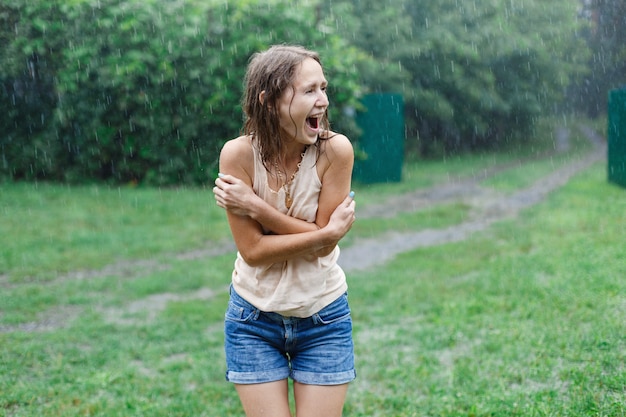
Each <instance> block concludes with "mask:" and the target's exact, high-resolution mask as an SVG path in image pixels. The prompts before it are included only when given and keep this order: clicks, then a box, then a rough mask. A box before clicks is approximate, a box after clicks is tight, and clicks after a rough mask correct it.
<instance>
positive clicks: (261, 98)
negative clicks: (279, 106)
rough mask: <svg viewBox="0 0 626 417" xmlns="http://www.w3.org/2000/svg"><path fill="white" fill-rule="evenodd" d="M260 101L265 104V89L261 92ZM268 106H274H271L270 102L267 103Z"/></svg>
mask: <svg viewBox="0 0 626 417" xmlns="http://www.w3.org/2000/svg"><path fill="white" fill-rule="evenodd" d="M259 102H260V103H261V105H264V104H265V90H263V91H261V93H260V94H259ZM267 107H268V108H270V109H271V108H272V106H270V105H269V104H268V105H267Z"/></svg>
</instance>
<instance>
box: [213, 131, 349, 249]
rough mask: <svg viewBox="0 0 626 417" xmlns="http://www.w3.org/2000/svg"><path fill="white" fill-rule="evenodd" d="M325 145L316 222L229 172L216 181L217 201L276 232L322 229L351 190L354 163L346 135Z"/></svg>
mask: <svg viewBox="0 0 626 417" xmlns="http://www.w3.org/2000/svg"><path fill="white" fill-rule="evenodd" d="M324 145H325V151H324V152H323V153H322V155H321V156H320V160H319V161H318V163H317V170H318V175H319V177H320V179H321V181H322V191H321V194H320V198H319V201H318V206H319V207H318V211H317V216H316V219H315V222H314V223H310V222H307V221H304V220H301V219H297V218H295V217H292V216H289V215H287V214H284V213H282V212H280V211H279V210H277V209H276V208H275V207H273V206H271V205H270V204H268V203H267V202H266V201H265V200H263V199H262V198H260V197H259V196H257V195H256V194H255V193H254V191H253V190H252V187H251V186H250V185H249V184H250V181H249V182H246V181H244V180H242V179H240V178H238V177H237V176H234V175H229V174H220V177H219V178H218V179H217V180H216V181H215V185H216V186H215V188H214V189H213V193H214V194H215V200H216V202H217V205H218V206H220V207H222V208H224V209H226V210H228V211H231V212H232V213H235V214H238V215H241V216H249V217H251V218H252V219H254V220H256V221H257V222H259V223H261V225H263V227H264V228H265V229H266V230H271V231H272V232H273V233H274V234H279V235H283V234H293V233H303V232H310V231H315V230H317V229H320V228H321V227H323V226H324V225H326V224H327V223H328V220H329V219H330V215H331V213H332V212H333V211H334V209H335V208H336V207H337V206H338V205H339V203H340V202H341V201H342V200H343V198H344V197H345V196H346V195H347V194H348V192H349V191H350V179H351V177H352V167H353V164H354V151H353V149H352V144H351V143H350V141H349V140H348V138H346V137H345V136H343V135H338V134H335V135H334V136H332V137H330V138H329V139H327V140H326V141H325V143H324ZM220 170H221V169H220ZM331 250H332V248H331Z"/></svg>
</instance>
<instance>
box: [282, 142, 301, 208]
mask: <svg viewBox="0 0 626 417" xmlns="http://www.w3.org/2000/svg"><path fill="white" fill-rule="evenodd" d="M307 149H308V146H307V147H306V148H304V152H302V153H301V154H300V162H298V165H297V166H296V170H295V171H293V174H291V177H290V178H289V181H286V182H283V185H282V187H281V188H282V189H283V190H284V191H285V207H287V208H288V209H290V208H291V205H292V204H293V197H291V183H293V180H294V178H296V174H297V173H298V171H300V166H301V165H302V161H303V160H304V154H305V153H306V150H307ZM274 167H276V173H277V174H278V178H279V179H280V180H281V182H282V180H283V174H282V171H281V170H280V169H279V168H278V164H277V163H276V162H274ZM286 174H287V172H285V176H286Z"/></svg>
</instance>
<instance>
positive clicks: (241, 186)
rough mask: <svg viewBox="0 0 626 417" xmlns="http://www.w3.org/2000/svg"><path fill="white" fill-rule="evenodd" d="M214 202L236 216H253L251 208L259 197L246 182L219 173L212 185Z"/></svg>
mask: <svg viewBox="0 0 626 417" xmlns="http://www.w3.org/2000/svg"><path fill="white" fill-rule="evenodd" d="M213 194H214V195H215V202H216V203H217V205H218V206H220V207H221V208H223V209H226V210H228V211H230V212H231V213H233V214H236V215H238V216H249V217H253V208H254V207H255V202H256V200H258V199H259V197H258V196H257V195H256V194H255V193H254V191H253V190H252V188H250V187H249V186H248V185H247V184H246V183H244V182H243V181H241V180H240V179H239V178H236V177H233V176H232V175H226V174H220V175H219V177H218V178H217V179H216V180H215V187H213Z"/></svg>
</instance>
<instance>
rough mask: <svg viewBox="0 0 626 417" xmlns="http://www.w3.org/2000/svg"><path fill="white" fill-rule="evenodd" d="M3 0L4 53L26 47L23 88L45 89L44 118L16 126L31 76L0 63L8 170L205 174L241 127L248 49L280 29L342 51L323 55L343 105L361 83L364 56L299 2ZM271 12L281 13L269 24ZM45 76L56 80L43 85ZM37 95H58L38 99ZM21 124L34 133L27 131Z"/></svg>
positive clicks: (178, 177) (274, 37) (52, 175)
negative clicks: (358, 71) (357, 64)
mask: <svg viewBox="0 0 626 417" xmlns="http://www.w3.org/2000/svg"><path fill="white" fill-rule="evenodd" d="M11 6H12V7H8V8H7V10H8V14H7V15H6V16H5V17H4V19H5V20H7V21H8V20H9V19H10V20H12V21H14V22H15V23H14V25H15V27H16V28H17V29H16V30H15V36H14V37H12V36H11V35H10V34H7V33H3V37H5V38H9V40H10V42H9V45H10V47H9V49H8V50H7V51H6V53H5V55H4V56H3V60H7V59H8V58H10V57H16V56H26V57H28V63H27V66H34V67H36V71H37V75H36V76H34V78H33V83H36V84H38V85H33V86H32V88H31V89H32V90H33V91H36V92H38V94H40V96H41V97H40V98H39V99H38V100H35V101H37V102H38V104H40V105H41V106H42V107H45V108H47V109H50V108H53V113H52V116H53V117H48V118H47V119H46V120H45V121H44V122H42V123H41V125H42V126H41V129H38V130H37V131H35V130H34V129H32V127H28V126H26V127H24V125H22V127H20V124H22V123H24V121H23V120H22V117H23V115H24V112H23V111H21V107H29V106H28V100H29V98H28V97H27V95H24V94H21V93H20V92H19V91H17V89H15V88H13V87H12V86H13V84H14V82H15V80H19V79H20V77H21V78H22V79H26V78H28V77H25V76H20V75H19V74H20V71H21V69H20V68H19V67H20V65H19V64H18V65H16V68H14V69H13V71H12V72H8V73H7V74H5V77H6V78H5V80H7V81H6V82H5V85H7V88H5V90H6V93H5V94H4V96H3V97H2V99H3V105H4V106H6V107H8V108H11V109H12V110H13V113H12V114H11V115H9V116H8V117H5V118H4V119H3V120H4V123H6V125H7V130H8V131H9V134H8V135H7V136H6V137H5V138H4V139H2V142H1V145H2V155H3V160H4V165H3V171H4V172H5V173H6V174H7V175H8V176H10V177H12V178H47V179H61V180H66V181H79V180H81V179H85V178H86V179H89V178H92V179H101V180H111V181H115V182H139V181H140V182H145V183H150V184H172V183H192V182H195V183H202V182H206V181H207V180H208V179H209V178H210V176H213V175H215V169H216V164H217V156H218V152H219V148H220V147H221V145H222V144H223V143H224V141H225V140H227V139H229V138H231V137H233V136H236V135H237V133H238V131H239V129H240V126H241V121H242V118H241V110H240V97H241V93H242V79H243V75H244V71H245V68H246V64H247V61H248V59H249V56H250V55H251V54H252V53H253V52H255V51H257V50H260V49H264V48H267V47H268V46H269V45H270V44H272V43H279V42H284V40H287V39H288V40H289V42H290V43H302V44H305V45H307V46H309V47H311V48H315V49H318V50H320V51H321V53H322V54H323V55H325V56H329V57H338V56H341V58H342V59H341V60H339V59H328V60H327V62H328V64H327V66H328V72H329V73H331V74H333V75H334V76H335V77H336V81H337V82H338V83H339V84H337V85H339V87H338V88H335V92H336V94H335V101H334V102H335V103H336V106H337V107H338V108H341V107H342V106H344V105H350V103H351V102H353V101H354V95H353V94H352V93H354V92H356V91H358V85H357V84H356V82H355V81H354V78H355V76H354V75H353V71H350V67H351V66H352V65H353V64H352V62H353V60H357V59H361V58H359V54H358V52H357V51H356V50H355V49H354V48H351V47H350V46H349V45H347V44H345V43H344V42H343V41H342V40H341V39H340V38H338V37H337V36H335V35H333V34H332V33H330V32H321V31H319V30H317V29H316V28H315V27H314V25H310V24H308V21H307V18H306V16H310V15H311V13H312V9H310V8H307V6H298V7H296V8H294V7H293V5H290V4H288V3H287V2H278V1H277V2H271V3H266V5H265V6H263V7H256V6H254V5H253V3H252V2H239V3H238V4H237V5H236V6H234V5H232V4H229V3H223V2H220V3H215V4H212V3H210V2H206V1H200V0H198V1H189V0H172V1H167V2H163V1H160V0H143V1H141V2H139V1H136V0H98V1H88V0H75V1H73V2H68V1H66V0H63V1H61V0H56V1H46V2H43V1H42V2H31V1H15V2H13V4H12V5H11ZM277 15H278V16H281V24H280V25H274V22H276V16H277ZM13 62H14V63H19V62H20V60H18V59H13ZM43 63H45V65H44V64H43ZM48 79H52V80H54V83H48V84H46V85H45V86H43V85H40V84H41V81H42V80H48ZM33 83H31V84H33ZM44 95H45V96H48V95H49V96H51V97H53V98H54V100H52V101H50V100H49V101H48V102H45V101H44V100H43V99H42V97H43V96H44ZM12 100H13V101H15V104H13V103H12V102H11V101H12ZM17 102H19V103H20V104H19V105H18V104H17ZM35 107H36V106H30V107H29V108H30V112H31V113H36V112H37V110H36V108H35ZM47 111H50V110H47ZM33 117H34V116H33ZM28 124H29V125H33V124H35V123H34V122H28ZM344 125H345V124H344ZM351 127H352V128H353V126H350V125H349V124H348V125H345V126H344V128H346V129H350V128H351ZM25 129H30V130H31V131H32V134H28V135H26V136H28V140H27V141H25V142H24V141H22V139H23V137H24V136H25V135H24V130H25ZM20 161H22V163H19V162H20Z"/></svg>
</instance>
